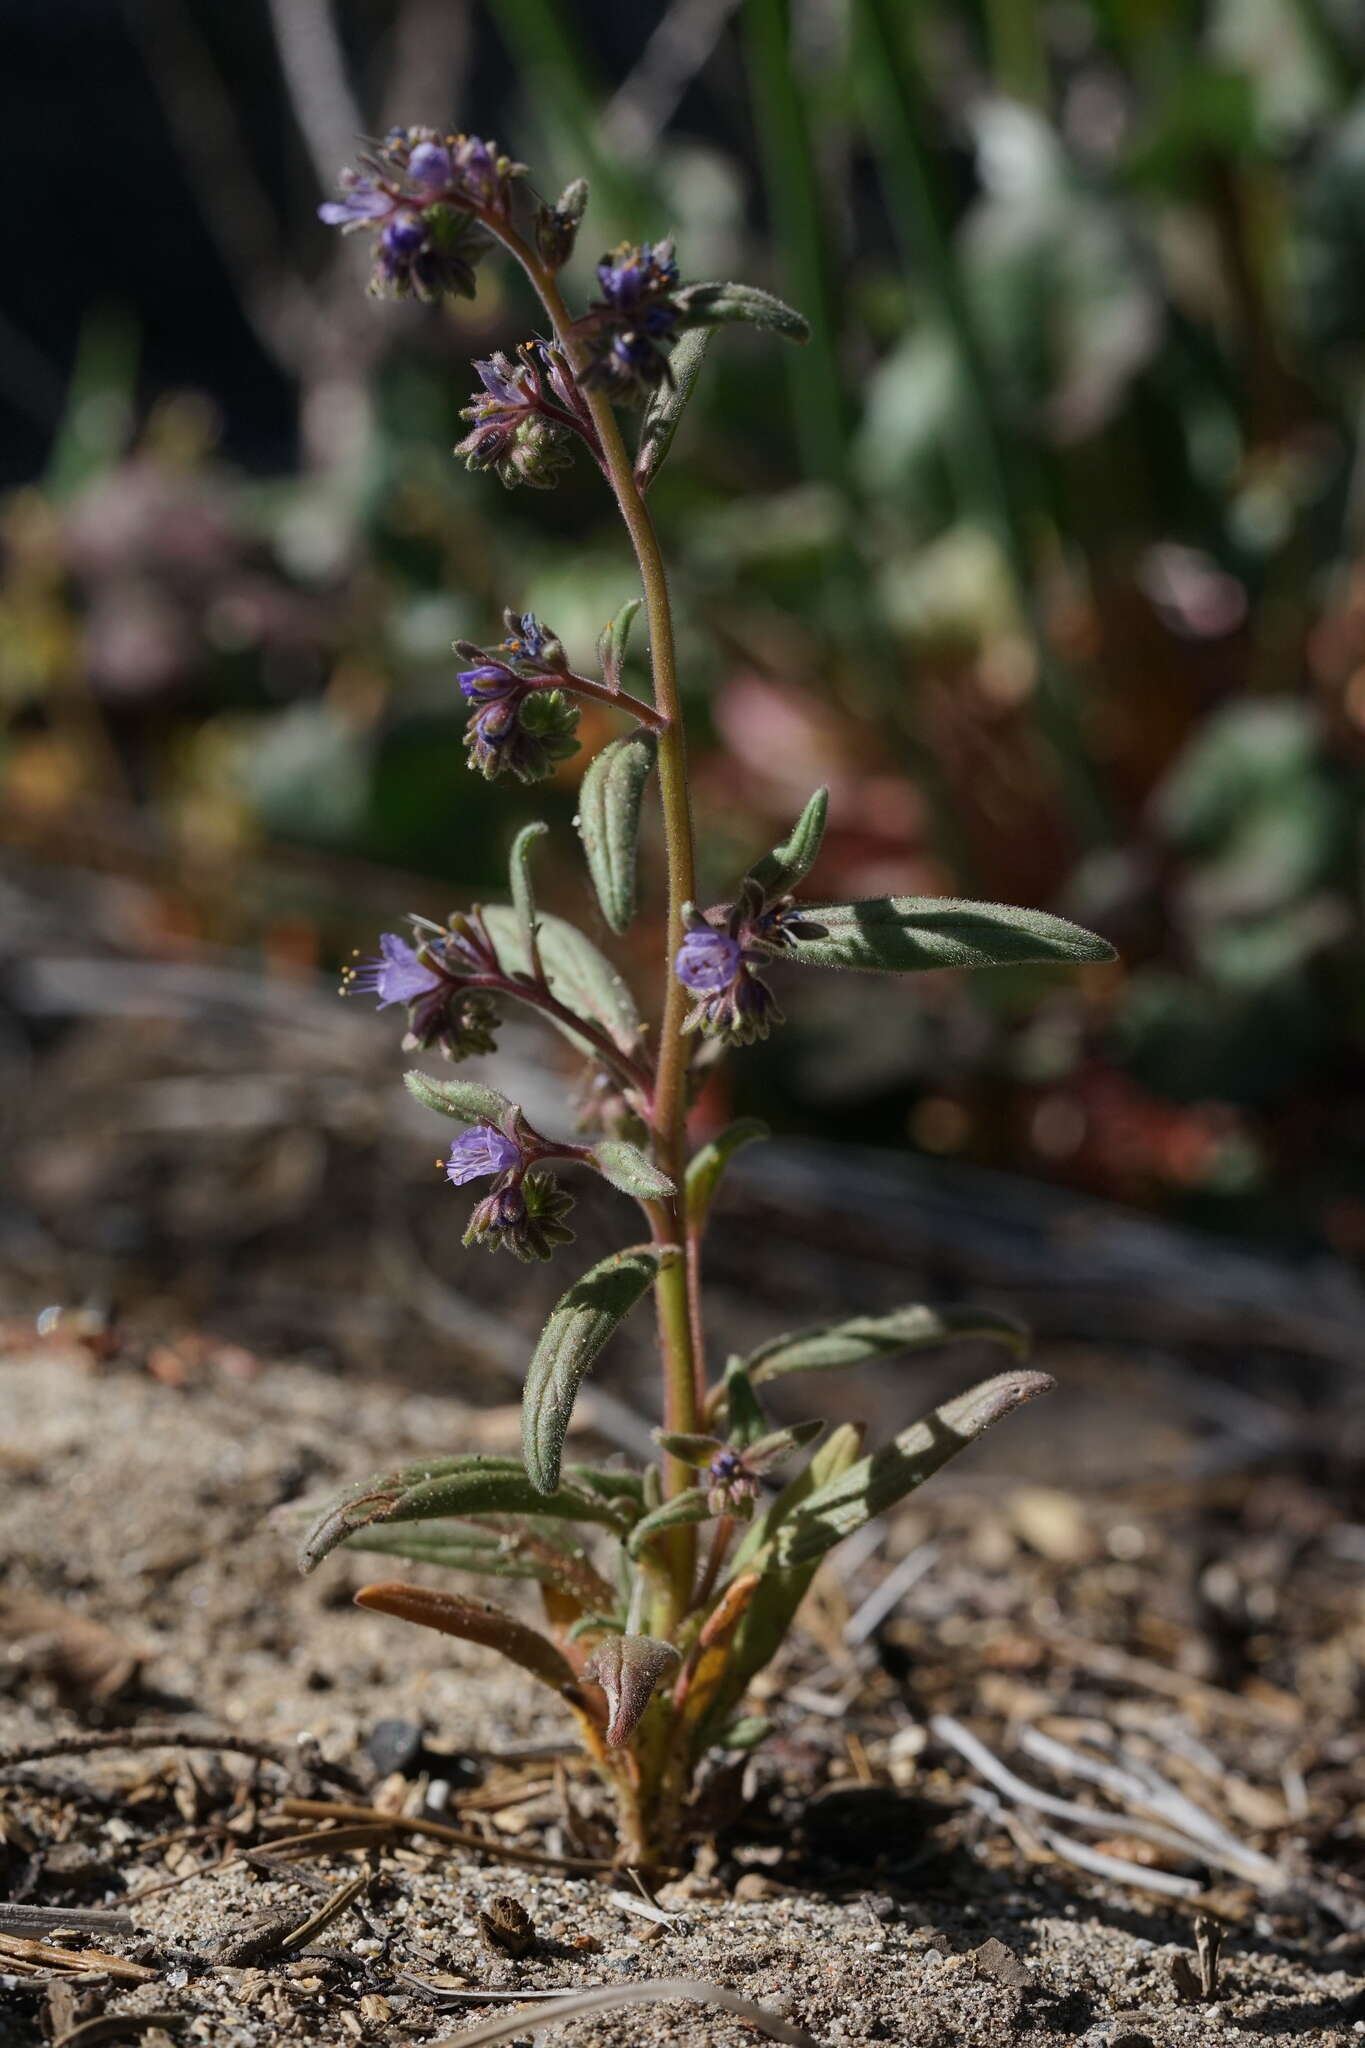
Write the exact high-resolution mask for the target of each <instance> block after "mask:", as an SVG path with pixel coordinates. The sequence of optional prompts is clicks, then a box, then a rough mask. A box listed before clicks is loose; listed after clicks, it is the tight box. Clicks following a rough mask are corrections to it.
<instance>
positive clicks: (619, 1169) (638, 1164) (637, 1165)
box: [592, 1138, 677, 1202]
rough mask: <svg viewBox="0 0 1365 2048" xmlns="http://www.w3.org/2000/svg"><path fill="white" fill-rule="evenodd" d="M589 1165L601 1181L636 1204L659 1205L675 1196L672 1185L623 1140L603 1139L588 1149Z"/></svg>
mask: <svg viewBox="0 0 1365 2048" xmlns="http://www.w3.org/2000/svg"><path fill="white" fill-rule="evenodd" d="M592 1157H593V1164H594V1165H595V1166H596V1168H597V1171H598V1172H599V1173H600V1174H601V1175H602V1177H603V1179H604V1180H609V1181H610V1182H611V1184H612V1186H613V1187H614V1188H620V1190H621V1192H622V1194H625V1195H634V1196H635V1198H636V1200H637V1201H640V1202H663V1201H667V1199H668V1197H669V1196H670V1195H672V1194H675V1193H676V1192H677V1190H676V1189H675V1188H674V1186H673V1183H672V1181H671V1180H670V1179H669V1177H668V1175H667V1174H666V1173H661V1172H660V1170H659V1168H658V1167H657V1166H656V1165H655V1164H654V1162H653V1161H652V1160H651V1159H647V1158H646V1157H645V1155H644V1153H643V1152H642V1151H641V1150H640V1148H639V1146H638V1145H632V1144H630V1143H629V1142H628V1140H627V1139H625V1138H603V1140H602V1142H601V1143H600V1144H598V1145H594V1146H593V1147H592Z"/></svg>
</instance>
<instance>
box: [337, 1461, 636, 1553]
mask: <svg viewBox="0 0 1365 2048" xmlns="http://www.w3.org/2000/svg"><path fill="white" fill-rule="evenodd" d="M520 1514H538V1515H554V1516H562V1517H563V1518H565V1519H566V1520H569V1521H576V1522H600V1523H601V1524H603V1526H604V1527H608V1528H616V1529H619V1528H621V1527H622V1526H623V1524H624V1523H626V1522H627V1521H629V1520H631V1519H633V1517H632V1515H631V1513H630V1511H629V1509H628V1508H627V1509H624V1510H623V1508H622V1507H621V1506H618V1505H617V1504H616V1503H615V1502H614V1501H612V1500H611V1499H610V1498H608V1496H607V1495H605V1494H603V1493H599V1492H597V1491H595V1490H594V1489H592V1488H590V1487H586V1486H585V1487H582V1488H579V1487H576V1486H563V1487H557V1488H552V1489H551V1490H550V1491H549V1493H548V1494H547V1493H545V1492H544V1491H542V1490H541V1489H539V1488H537V1487H534V1486H532V1484H531V1482H530V1480H529V1478H528V1477H527V1473H526V1468H525V1466H524V1465H523V1464H522V1463H521V1461H520V1459H518V1458H493V1457H478V1456H466V1457H457V1458H434V1459H429V1460H428V1461H427V1462H426V1463H425V1464H422V1465H407V1466H403V1467H400V1468H399V1469H397V1470H394V1471H389V1472H377V1473H375V1475H374V1476H373V1478H371V1479H365V1480H361V1481H359V1482H358V1483H357V1484H355V1485H352V1486H349V1487H347V1488H346V1490H345V1492H344V1493H342V1494H341V1495H340V1497H339V1498H338V1499H336V1500H335V1501H333V1502H332V1503H331V1504H330V1505H329V1506H328V1507H327V1508H325V1509H324V1510H323V1512H322V1513H321V1514H320V1515H318V1516H317V1518H316V1519H315V1520H314V1522H313V1524H312V1526H311V1528H310V1529H309V1531H308V1534H307V1535H306V1536H305V1538H304V1541H303V1544H302V1546H301V1548H300V1552H299V1569H300V1570H301V1571H303V1572H305V1573H306V1572H311V1571H313V1570H314V1569H315V1568H316V1566H318V1565H319V1564H321V1562H322V1560H323V1558H324V1557H326V1556H327V1554H328V1552H329V1551H332V1550H335V1549H336V1547H337V1545H338V1544H339V1543H344V1542H345V1541H346V1539H347V1538H348V1537H349V1536H353V1535H354V1534H355V1533H356V1531H357V1530H360V1529H368V1528H371V1527H373V1526H374V1525H375V1524H377V1523H391V1522H425V1521H434V1520H437V1519H442V1518H446V1517H450V1516H459V1517H467V1516H470V1515H520Z"/></svg>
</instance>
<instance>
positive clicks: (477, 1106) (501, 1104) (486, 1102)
mask: <svg viewBox="0 0 1365 2048" xmlns="http://www.w3.org/2000/svg"><path fill="white" fill-rule="evenodd" d="M403 1086H404V1087H405V1088H406V1089H407V1091H408V1093H409V1095H412V1096H415V1097H416V1099H417V1101H418V1102H420V1103H421V1104H422V1106H423V1108H425V1109H435V1110H439V1111H440V1113H441V1115H442V1116H453V1117H458V1119H459V1121H460V1122H461V1123H462V1124H496V1125H497V1126H498V1128H499V1130H501V1128H502V1124H503V1119H504V1118H505V1117H509V1116H511V1115H512V1113H513V1110H514V1108H515V1104H513V1103H511V1102H509V1101H508V1099H507V1097H506V1096H505V1095H499V1093H498V1091H497V1089H496V1088H485V1087H484V1085H483V1083H482V1082H481V1081H463V1080H454V1081H434V1080H433V1079H432V1078H431V1075H430V1074H424V1073H422V1072H421V1071H420V1069H419V1068H417V1067H412V1068H410V1069H409V1071H408V1072H407V1073H406V1074H404V1076H403Z"/></svg>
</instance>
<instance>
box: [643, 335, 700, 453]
mask: <svg viewBox="0 0 1365 2048" xmlns="http://www.w3.org/2000/svg"><path fill="white" fill-rule="evenodd" d="M713 331H714V330H713V329H712V327H710V326H709V325H698V326H696V327H693V328H691V329H689V330H688V332H686V333H685V334H680V335H679V337H678V339H677V341H676V342H675V343H674V345H673V351H672V353H671V355H670V356H669V358H668V372H669V374H668V376H667V377H666V378H665V380H664V381H663V383H661V384H656V385H655V387H654V391H653V393H652V395H651V397H650V400H649V403H648V405H646V407H645V413H644V418H643V419H642V420H641V422H640V439H639V443H638V445H637V447H636V450H635V481H636V483H637V484H638V485H639V487H640V489H641V490H642V491H647V490H648V489H649V486H650V484H651V483H652V482H653V480H654V478H655V476H656V475H657V474H658V472H659V470H660V468H661V467H662V465H663V461H664V457H665V456H666V455H667V454H668V451H669V449H670V448H671V447H672V446H673V436H674V435H675V434H676V433H677V431H678V422H679V421H680V420H681V418H682V416H683V413H684V412H685V410H686V408H687V401H688V399H689V398H690V397H691V396H692V391H693V387H694V385H695V384H696V381H697V378H698V375H699V374H700V371H701V366H702V364H703V363H704V362H705V361H706V351H707V349H708V348H709V347H710V346H711V335H712V332H713Z"/></svg>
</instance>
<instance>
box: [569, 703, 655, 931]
mask: <svg viewBox="0 0 1365 2048" xmlns="http://www.w3.org/2000/svg"><path fill="white" fill-rule="evenodd" d="M654 755H655V739H654V735H653V733H648V732H632V733H627V735H626V737H625V738H624V739H619V740H613V741H612V743H611V745H610V746H609V747H603V749H602V751H601V753H600V754H598V755H597V756H596V757H595V759H593V760H592V761H591V762H590V763H589V764H588V771H587V773H586V775H585V776H584V777H583V783H582V787H581V789H580V791H579V796H578V817H577V819H576V821H575V822H576V823H577V826H578V836H579V838H580V839H581V840H582V841H583V851H584V853H585V854H586V855H587V858H588V873H589V874H590V875H591V876H592V885H593V887H594V889H596V891H597V900H598V902H599V903H600V904H601V906H602V915H603V917H605V919H606V920H607V923H608V924H609V925H610V926H611V929H612V930H613V931H614V932H624V931H626V930H628V929H629V926H630V922H631V919H632V918H633V917H634V915H635V898H636V865H637V862H636V853H637V848H638V844H639V838H640V805H641V803H642V801H643V798H644V793H645V784H646V783H647V782H648V780H649V775H650V770H651V769H652V768H653V766H654Z"/></svg>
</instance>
